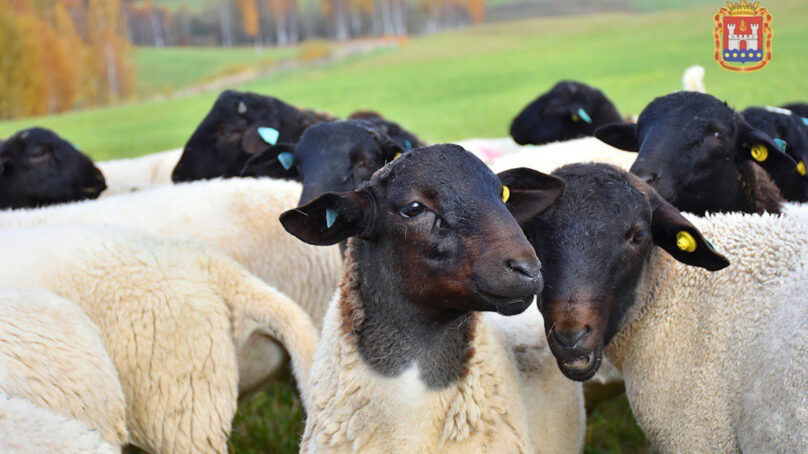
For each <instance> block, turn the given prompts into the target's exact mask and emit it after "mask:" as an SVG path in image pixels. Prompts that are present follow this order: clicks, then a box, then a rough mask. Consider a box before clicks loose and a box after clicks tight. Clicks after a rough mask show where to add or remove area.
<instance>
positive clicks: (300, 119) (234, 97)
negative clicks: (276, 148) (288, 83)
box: [172, 90, 315, 182]
mask: <svg viewBox="0 0 808 454" xmlns="http://www.w3.org/2000/svg"><path fill="white" fill-rule="evenodd" d="M313 121H315V120H314V119H313V117H312V114H311V113H306V112H301V111H300V110H299V109H297V108H295V107H293V106H290V105H289V104H286V103H284V102H283V101H281V100H279V99H277V98H272V97H269V96H262V95H259V94H256V93H247V92H238V91H233V90H227V91H225V92H223V93H222V94H221V95H219V98H218V99H217V100H216V102H215V103H214V104H213V108H212V109H211V110H210V112H208V115H207V116H206V117H205V118H204V120H202V123H200V124H199V126H198V127H197V128H196V131H194V133H193V135H192V136H191V138H190V139H188V143H187V144H186V145H185V149H184V150H183V153H182V157H181V158H180V161H179V162H178V163H177V167H176V168H175V169H174V173H173V174H172V179H173V180H174V182H182V181H192V180H203V179H210V178H216V177H233V176H238V175H239V173H240V172H241V169H242V168H243V167H244V163H245V162H247V159H249V158H250V157H251V156H254V155H256V154H258V153H260V152H262V151H264V150H266V149H268V148H270V147H271V146H273V145H275V143H277V142H287V143H295V142H297V141H298V140H299V139H300V136H301V134H303V131H304V130H305V129H306V128H307V127H308V126H310V125H311V124H313ZM272 130H274V131H277V133H278V135H277V137H274V138H273V137H272V134H269V135H267V134H265V133H264V132H265V131H269V132H272ZM272 142H275V143H272Z"/></svg>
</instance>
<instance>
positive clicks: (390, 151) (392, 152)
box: [379, 137, 408, 162]
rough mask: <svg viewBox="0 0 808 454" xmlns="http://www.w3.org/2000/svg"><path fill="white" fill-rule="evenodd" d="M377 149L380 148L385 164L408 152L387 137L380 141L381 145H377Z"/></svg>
mask: <svg viewBox="0 0 808 454" xmlns="http://www.w3.org/2000/svg"><path fill="white" fill-rule="evenodd" d="M379 148H381V150H382V153H383V154H384V161H385V162H389V161H392V160H394V159H397V158H398V157H399V156H401V155H402V154H404V153H406V152H407V151H408V150H405V149H404V148H402V147H401V145H399V144H398V142H396V141H395V140H393V139H391V138H389V137H388V138H385V139H384V140H383V141H382V143H380V144H379Z"/></svg>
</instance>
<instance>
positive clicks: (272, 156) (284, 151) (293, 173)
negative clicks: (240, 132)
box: [241, 143, 300, 181]
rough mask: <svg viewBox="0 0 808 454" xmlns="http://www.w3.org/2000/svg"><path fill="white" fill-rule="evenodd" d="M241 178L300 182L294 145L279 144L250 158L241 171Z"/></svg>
mask: <svg viewBox="0 0 808 454" xmlns="http://www.w3.org/2000/svg"><path fill="white" fill-rule="evenodd" d="M241 176H242V177H270V178H279V179H286V180H297V181H300V172H299V171H298V168H297V162H296V159H295V145H294V144H291V143H279V144H278V145H276V146H274V147H272V148H269V149H267V150H264V151H263V152H261V153H258V154H257V155H255V156H253V157H251V158H250V159H248V160H247V162H246V163H245V164H244V168H242V169H241Z"/></svg>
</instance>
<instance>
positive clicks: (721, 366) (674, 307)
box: [0, 67, 808, 454]
mask: <svg viewBox="0 0 808 454" xmlns="http://www.w3.org/2000/svg"><path fill="white" fill-rule="evenodd" d="M702 77H703V69H701V68H699V67H694V68H691V69H689V70H688V71H687V72H686V73H685V77H684V80H683V82H684V85H685V90H683V91H680V92H676V93H672V94H668V95H665V96H661V97H659V98H657V99H655V100H653V101H652V102H651V103H650V104H649V105H648V106H647V107H646V108H645V109H644V110H643V112H642V113H641V114H640V115H639V117H638V118H630V119H625V118H624V117H622V116H621V115H620V114H619V112H618V111H617V109H616V108H615V106H614V105H613V104H612V103H611V101H609V99H608V98H607V97H606V96H604V94H603V93H602V92H600V91H599V90H597V89H595V88H592V87H590V86H587V85H585V84H582V83H579V82H572V81H564V82H560V83H558V84H557V85H555V86H554V87H553V88H552V89H551V90H549V91H548V92H546V93H544V94H542V95H541V96H540V97H538V98H537V99H536V100H535V101H533V102H532V103H530V104H529V105H528V106H527V107H526V108H525V109H524V110H523V111H522V112H521V113H519V114H518V115H517V116H516V118H515V119H514V121H513V123H512V125H511V136H512V139H510V138H509V139H470V140H466V141H460V142H458V143H457V144H442V145H431V146H430V145H427V144H426V143H424V142H423V141H422V140H420V139H419V138H418V136H417V135H415V134H413V133H412V132H410V131H408V130H406V129H405V128H403V127H401V126H400V125H399V124H397V123H394V122H392V121H390V120H388V119H385V118H384V117H382V116H381V115H379V114H377V113H374V112H369V111H363V112H357V113H355V114H353V115H351V117H350V118H349V119H347V120H339V119H336V118H334V117H332V116H330V115H328V114H325V113H321V112H317V111H313V110H307V109H301V108H297V107H294V106H291V105H289V104H286V103H284V102H282V101H280V100H278V99H276V98H272V97H267V96H262V95H259V94H255V93H246V92H237V91H225V92H223V93H222V94H221V95H220V96H219V98H218V99H217V100H216V102H215V104H214V105H213V107H212V109H211V111H210V112H209V113H208V114H207V116H206V117H205V118H204V119H203V120H202V122H201V123H200V124H199V126H198V127H197V129H196V131H194V132H193V134H192V135H191V137H190V139H189V140H188V142H187V144H186V146H185V148H184V149H183V150H176V151H169V152H164V153H157V154H154V155H149V156H145V157H141V158H134V159H124V160H117V161H108V162H100V163H96V164H94V163H93V162H92V161H91V160H90V159H89V158H88V157H86V156H85V155H83V154H82V153H81V152H79V151H78V150H77V149H76V148H75V146H74V145H72V144H70V143H69V142H67V141H66V140H64V139H62V138H61V137H60V136H58V135H57V134H56V133H54V132H53V131H49V130H46V129H42V128H32V129H27V130H23V131H20V132H18V133H16V134H15V135H13V136H12V137H10V138H8V139H6V140H5V141H4V142H0V209H2V211H0V452H3V453H33V452H37V453H111V452H121V449H122V448H123V447H125V446H127V445H133V446H136V447H138V448H140V449H143V450H145V451H147V452H151V453H155V454H156V453H166V454H167V453H186V452H189V453H190V452H193V453H197V452H211V453H222V452H226V451H227V446H228V438H229V434H230V428H231V423H232V420H233V417H234V415H235V412H236V406H237V402H238V399H239V398H242V397H244V396H246V395H248V394H250V393H252V392H254V391H256V390H260V389H262V387H263V386H264V385H265V384H266V383H267V382H269V381H271V380H273V379H275V377H276V376H277V375H278V374H279V372H281V371H282V369H283V368H284V366H285V364H286V363H287V362H290V363H291V366H292V371H293V374H294V377H295V379H296V382H297V386H298V389H299V392H300V397H301V401H302V402H303V405H304V407H305V409H306V414H307V420H306V428H305V432H304V434H303V435H302V440H301V452H307V453H317V452H429V453H437V452H441V453H444V452H457V453H464V454H467V453H470V452H475V453H476V452H498V453H499V452H503V453H504V452H508V453H511V452H519V453H534V452H542V453H576V452H581V451H582V449H583V441H584V432H585V421H586V413H587V410H590V409H591V408H592V407H593V406H594V405H596V404H597V403H598V402H601V401H603V400H605V399H609V398H612V397H614V396H615V395H616V394H619V393H622V392H623V389H625V392H626V394H627V395H628V398H629V401H630V403H631V407H632V411H633V413H634V416H635V417H636V419H637V422H638V423H639V425H640V427H641V428H642V429H643V431H644V432H645V434H646V436H647V438H648V439H649V440H650V441H651V443H652V444H653V445H654V447H655V448H656V449H658V450H659V451H661V452H808V300H806V298H805V296H804V287H805V282H806V277H808V205H805V204H804V202H806V201H808V178H806V168H805V165H806V162H808V104H800V103H796V104H791V105H787V106H783V107H776V108H775V107H760V108H758V107H751V108H748V109H746V110H744V111H743V112H736V111H735V110H733V109H732V108H731V107H729V106H728V105H727V104H726V103H724V102H721V101H720V100H718V99H716V98H715V97H713V96H711V95H709V94H706V93H704V87H703V84H702V83H701V79H702ZM517 144H518V145H517ZM495 172H496V173H495ZM682 213H687V214H682ZM533 301H536V303H537V306H538V310H537V308H536V307H531V306H532V305H533ZM607 359H608V360H607ZM623 384H624V387H623ZM615 390H617V392H615Z"/></svg>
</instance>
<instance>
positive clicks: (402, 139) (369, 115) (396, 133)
mask: <svg viewBox="0 0 808 454" xmlns="http://www.w3.org/2000/svg"><path fill="white" fill-rule="evenodd" d="M348 120H366V121H370V122H371V123H375V124H376V125H378V126H381V127H382V128H383V129H384V132H385V133H386V134H387V135H388V136H390V138H392V139H393V140H394V141H395V142H396V143H397V144H398V146H399V147H401V148H402V149H403V150H406V151H409V150H412V149H413V148H418V147H423V146H426V145H427V143H426V142H424V141H423V140H421V139H419V138H418V136H416V135H415V134H413V133H411V132H410V131H407V130H406V129H404V128H403V127H401V125H400V124H398V123H396V122H394V121H390V120H388V119H387V118H384V117H383V116H382V115H381V114H380V113H378V112H374V111H371V110H357V111H356V112H354V113H352V114H351V115H349V116H348Z"/></svg>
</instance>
